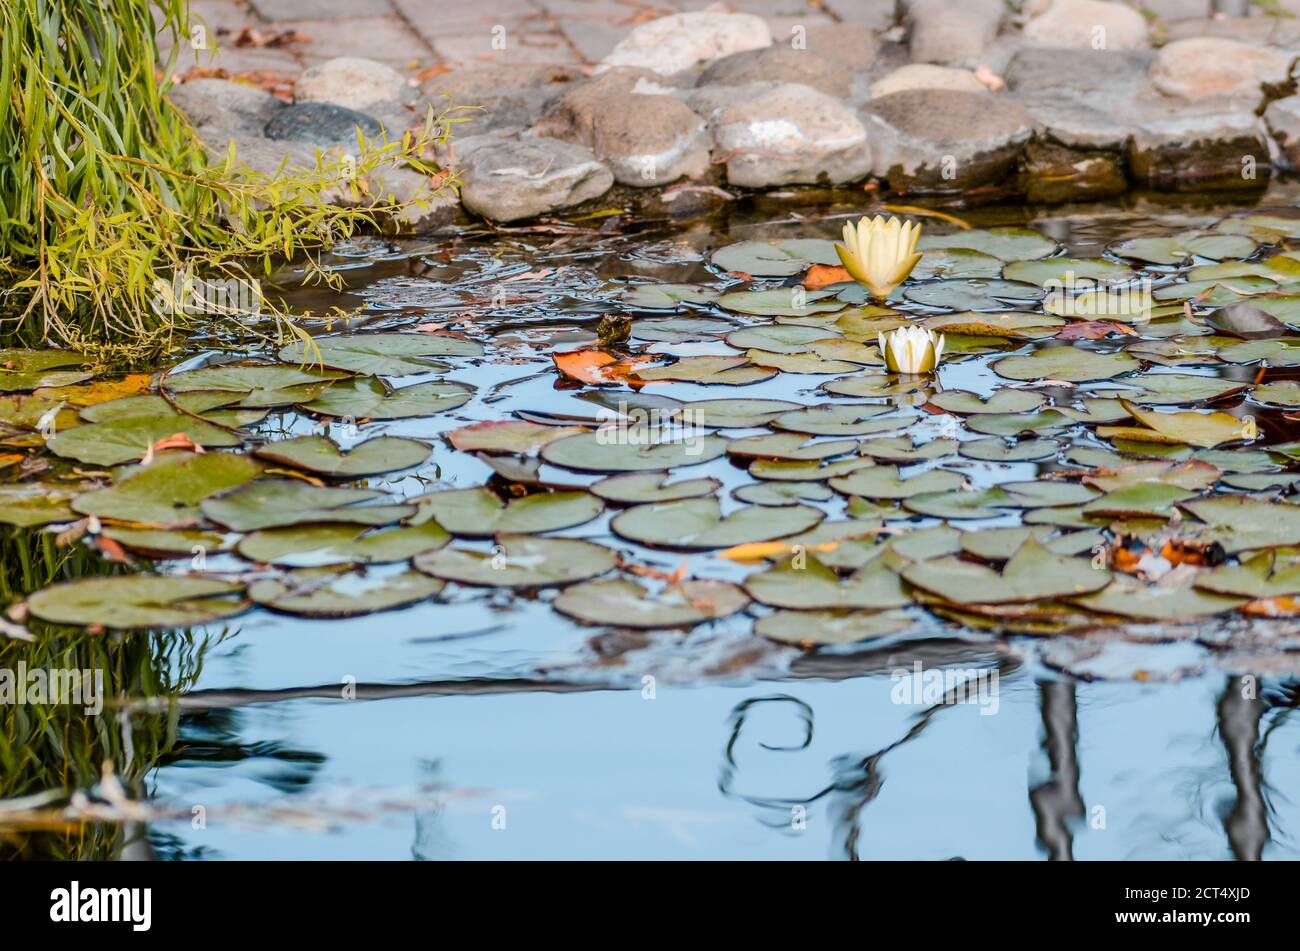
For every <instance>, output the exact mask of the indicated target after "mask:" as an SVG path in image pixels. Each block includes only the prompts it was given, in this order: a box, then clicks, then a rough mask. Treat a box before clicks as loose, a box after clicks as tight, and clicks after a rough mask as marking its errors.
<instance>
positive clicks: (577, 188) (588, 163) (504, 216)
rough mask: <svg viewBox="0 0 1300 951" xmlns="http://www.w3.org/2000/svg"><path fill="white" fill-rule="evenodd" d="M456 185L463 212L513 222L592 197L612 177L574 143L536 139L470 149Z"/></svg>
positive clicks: (590, 155) (608, 183)
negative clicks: (458, 185) (463, 207)
mask: <svg viewBox="0 0 1300 951" xmlns="http://www.w3.org/2000/svg"><path fill="white" fill-rule="evenodd" d="M461 181H462V183H463V184H462V186H461V191H460V200H461V203H462V204H463V205H464V206H465V208H466V209H468V210H469V211H472V212H474V213H475V214H478V215H482V216H483V217H484V218H490V219H492V220H493V221H515V220H517V219H519V218H531V217H533V216H535V215H540V214H543V213H545V212H548V211H555V210H557V209H559V208H568V207H570V206H572V205H578V204H581V203H582V202H584V201H588V200H590V199H592V198H597V197H599V196H600V195H603V194H604V193H605V192H606V191H608V190H609V188H610V186H611V185H613V184H614V176H613V174H612V173H611V172H610V170H609V169H607V168H606V167H605V166H604V165H601V164H600V163H599V162H598V161H596V157H595V156H594V155H592V154H591V152H590V151H589V150H588V149H585V148H583V147H582V146H580V145H574V144H573V143H571V142H560V141H558V140H557V139H544V138H537V139H515V140H512V141H507V142H503V143H500V144H498V145H493V146H485V147H483V148H478V149H475V150H474V151H473V152H472V153H471V154H470V156H469V157H468V159H466V161H465V164H464V167H463V169H462V171H461Z"/></svg>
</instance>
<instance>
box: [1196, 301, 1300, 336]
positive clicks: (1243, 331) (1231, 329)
mask: <svg viewBox="0 0 1300 951" xmlns="http://www.w3.org/2000/svg"><path fill="white" fill-rule="evenodd" d="M1205 322H1206V323H1207V324H1209V325H1210V326H1211V327H1213V328H1214V329H1215V330H1221V331H1223V332H1224V333H1226V334H1231V335H1232V336H1234V337H1243V338H1245V339H1247V340H1255V339H1259V338H1266V337H1281V336H1283V335H1285V334H1286V331H1287V327H1286V324H1284V323H1282V322H1281V321H1280V320H1278V319H1277V318H1276V317H1274V316H1273V315H1272V314H1270V313H1268V311H1265V310H1261V309H1260V308H1258V307H1252V306H1251V305H1250V304H1229V305H1228V306H1227V307H1220V308H1217V309H1216V310H1214V311H1212V312H1211V313H1210V315H1209V316H1208V317H1206V318H1205Z"/></svg>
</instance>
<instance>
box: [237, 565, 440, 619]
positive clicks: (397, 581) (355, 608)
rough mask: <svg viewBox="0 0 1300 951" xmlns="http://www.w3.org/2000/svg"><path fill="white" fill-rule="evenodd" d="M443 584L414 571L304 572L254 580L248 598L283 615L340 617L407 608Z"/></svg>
mask: <svg viewBox="0 0 1300 951" xmlns="http://www.w3.org/2000/svg"><path fill="white" fill-rule="evenodd" d="M445 585H446V582H444V581H442V580H441V579H439V578H431V577H429V576H428V575H426V574H422V573H420V572H418V571H404V572H402V573H401V574H397V575H370V574H362V573H360V572H348V573H346V574H338V573H335V572H322V571H318V570H315V569H308V570H305V571H300V572H298V573H295V574H293V575H290V576H288V577H286V578H283V579H265V580H262V581H254V582H253V583H252V584H251V585H249V587H248V596H249V597H250V598H252V599H253V601H255V602H256V603H257V604H260V605H262V606H263V607H265V608H269V609H271V610H272V611H279V612H281V613H283V614H296V615H300V616H302V617H332V618H343V617H355V616H357V615H361V614H373V613H375V612H377V611H390V610H392V609H394V608H403V607H407V606H408V605H411V604H415V603H417V602H419V601H424V600H426V599H428V598H432V597H433V596H435V595H436V594H438V592H440V591H441V590H442V589H443V587H444V586H445Z"/></svg>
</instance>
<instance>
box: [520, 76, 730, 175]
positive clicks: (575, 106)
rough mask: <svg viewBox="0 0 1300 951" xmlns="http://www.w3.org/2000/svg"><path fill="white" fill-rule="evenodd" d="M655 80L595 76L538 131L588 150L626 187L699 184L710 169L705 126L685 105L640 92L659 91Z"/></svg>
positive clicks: (548, 115) (536, 128)
mask: <svg viewBox="0 0 1300 951" xmlns="http://www.w3.org/2000/svg"><path fill="white" fill-rule="evenodd" d="M642 74H643V75H642ZM654 75H655V74H654V73H645V72H644V71H643V70H630V69H613V70H610V71H609V72H606V73H604V74H602V75H600V76H596V77H594V78H593V79H591V80H590V81H588V82H586V83H583V84H581V85H579V86H577V87H576V88H574V89H573V90H572V91H570V92H569V93H566V94H565V95H564V96H563V97H561V98H560V99H559V100H558V101H557V102H556V103H554V104H553V105H552V107H551V108H550V109H549V110H547V112H546V115H544V116H543V117H542V118H541V120H540V121H539V122H538V123H537V124H536V125H535V126H534V127H533V131H534V132H535V133H536V134H537V135H540V136H546V137H550V138H554V139H562V140H563V141H565V142H576V143H578V144H579V145H585V146H586V147H587V148H589V149H591V150H592V152H594V153H595V155H596V157H597V158H598V159H600V160H601V161H602V162H604V163H605V164H606V165H607V166H608V167H609V169H610V171H612V172H613V173H614V179H615V180H616V181H618V182H620V183H622V184H624V185H632V186H651V185H664V184H667V183H668V182H671V181H674V180H676V179H678V178H681V177H682V176H686V177H689V178H698V177H700V176H702V175H703V174H704V173H705V171H707V170H708V167H709V138H708V136H707V135H706V134H705V131H704V130H705V125H704V122H703V121H702V120H701V119H700V117H699V116H697V115H696V114H695V113H694V112H692V111H691V108H690V107H689V106H687V105H686V104H685V103H684V102H682V101H681V100H680V99H674V98H673V97H672V96H667V95H644V94H641V93H638V92H636V91H635V90H636V89H638V88H641V87H642V86H643V85H650V86H651V88H654V86H653V84H652V83H647V82H645V77H646V76H650V77H653V76H654Z"/></svg>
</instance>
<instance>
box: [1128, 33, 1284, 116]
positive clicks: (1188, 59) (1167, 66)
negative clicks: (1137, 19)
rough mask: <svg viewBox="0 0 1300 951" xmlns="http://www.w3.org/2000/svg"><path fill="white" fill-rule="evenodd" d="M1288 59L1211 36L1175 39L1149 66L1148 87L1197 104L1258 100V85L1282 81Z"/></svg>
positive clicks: (1265, 48)
mask: <svg viewBox="0 0 1300 951" xmlns="http://www.w3.org/2000/svg"><path fill="white" fill-rule="evenodd" d="M1290 62H1291V57H1290V55H1289V54H1287V53H1283V52H1281V51H1279V50H1275V49H1269V48H1267V47H1262V46H1252V45H1250V44H1247V43H1239V42H1237V41H1236V40H1225V39H1217V38H1214V37H1207V38H1200V39H1190V40H1177V41H1175V42H1173V43H1170V44H1168V45H1167V46H1164V47H1162V48H1161V49H1160V51H1159V52H1158V53H1157V54H1156V58H1155V61H1154V62H1153V63H1152V64H1151V69H1150V73H1149V75H1150V77H1151V84H1152V85H1153V86H1155V87H1156V89H1158V90H1160V91H1161V92H1162V93H1164V94H1165V95H1166V96H1176V97H1179V98H1181V99H1187V100H1192V101H1199V100H1203V99H1206V98H1207V97H1213V96H1244V97H1253V98H1255V99H1256V100H1258V98H1259V96H1260V95H1261V89H1260V86H1261V84H1262V83H1278V82H1281V81H1282V80H1283V79H1285V78H1286V73H1287V66H1288V65H1289V64H1290Z"/></svg>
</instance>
